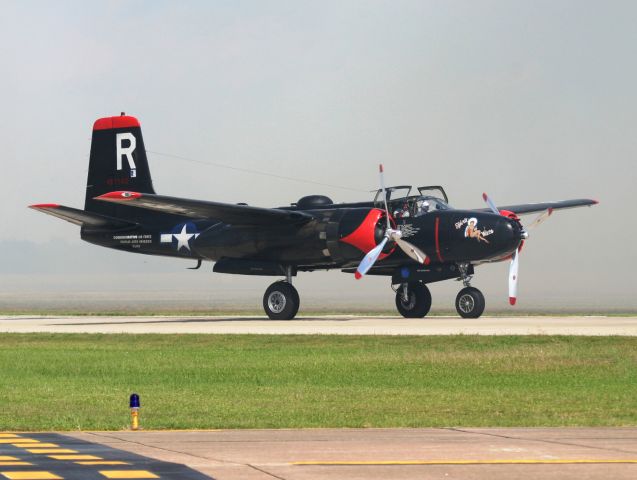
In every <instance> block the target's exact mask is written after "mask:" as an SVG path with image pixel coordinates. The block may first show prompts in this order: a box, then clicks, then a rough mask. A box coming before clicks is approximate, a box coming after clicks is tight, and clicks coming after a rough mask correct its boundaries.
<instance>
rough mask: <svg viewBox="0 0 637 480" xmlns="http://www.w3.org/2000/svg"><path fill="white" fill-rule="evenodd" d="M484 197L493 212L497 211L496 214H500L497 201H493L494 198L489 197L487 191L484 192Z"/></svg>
mask: <svg viewBox="0 0 637 480" xmlns="http://www.w3.org/2000/svg"><path fill="white" fill-rule="evenodd" d="M482 199H483V200H484V201H485V202H487V205H489V208H490V209H491V211H492V212H493V213H495V214H496V215H500V210H498V207H496V206H495V203H493V200H491V199H490V198H489V195H487V194H486V193H483V194H482Z"/></svg>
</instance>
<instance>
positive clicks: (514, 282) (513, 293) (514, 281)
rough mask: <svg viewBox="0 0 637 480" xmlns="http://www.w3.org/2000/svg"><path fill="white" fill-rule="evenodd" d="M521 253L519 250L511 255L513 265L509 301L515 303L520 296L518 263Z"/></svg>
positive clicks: (510, 276)
mask: <svg viewBox="0 0 637 480" xmlns="http://www.w3.org/2000/svg"><path fill="white" fill-rule="evenodd" d="M519 259H520V255H519V254H518V252H517V250H516V251H514V252H513V255H512V256H511V265H510V266H509V303H510V304H511V305H515V302H516V300H517V297H518V265H519Z"/></svg>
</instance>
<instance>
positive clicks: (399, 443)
mask: <svg viewBox="0 0 637 480" xmlns="http://www.w3.org/2000/svg"><path fill="white" fill-rule="evenodd" d="M68 435H71V436H72V437H74V438H76V439H78V440H86V441H90V442H95V443H98V444H102V445H105V446H108V447H111V448H114V449H118V450H125V451H128V452H131V453H134V454H137V455H143V456H144V457H148V458H154V459H156V460H160V461H163V462H171V463H177V464H184V465H186V466H187V467H190V468H192V469H195V470H198V471H200V472H202V473H204V474H206V475H209V476H211V477H213V478H215V479H219V480H224V479H233V480H272V479H285V480H306V479H319V480H320V479H325V480H328V479H329V480H332V479H340V480H353V479H370V480H374V479H387V478H392V479H429V478H448V479H476V480H478V479H480V480H483V479H495V480H498V479H507V480H510V479H516V478H544V479H593V478H612V479H614V480H624V479H625V480H628V479H634V478H637V428H506V429H503V428H498V429H466V428H465V429H455V428H443V429H432V428H427V429H316V430H315V429H309V430H219V431H194V432H92V433H73V434H68Z"/></svg>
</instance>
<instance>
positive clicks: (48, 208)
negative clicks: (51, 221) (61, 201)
mask: <svg viewBox="0 0 637 480" xmlns="http://www.w3.org/2000/svg"><path fill="white" fill-rule="evenodd" d="M29 208H32V209H33V210H37V211H38V212H42V213H46V214H47V215H53V216H54V217H57V218H61V219H62V220H66V221H67V222H71V223H73V224H75V225H79V226H83V225H87V226H91V227H115V228H120V227H131V226H134V225H136V224H135V223H133V222H127V221H125V220H119V219H116V218H111V217H107V216H105V215H100V214H98V213H93V212H87V211H85V210H78V209H77V208H71V207H65V206H64V205H58V204H57V203H40V204H37V205H30V206H29Z"/></svg>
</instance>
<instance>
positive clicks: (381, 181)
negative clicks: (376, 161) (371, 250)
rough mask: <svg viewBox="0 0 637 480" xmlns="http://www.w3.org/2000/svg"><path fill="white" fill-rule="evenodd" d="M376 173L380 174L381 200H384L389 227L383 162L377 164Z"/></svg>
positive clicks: (388, 226) (389, 226) (388, 225)
mask: <svg viewBox="0 0 637 480" xmlns="http://www.w3.org/2000/svg"><path fill="white" fill-rule="evenodd" d="M378 174H379V176H380V189H381V190H382V191H383V202H385V217H386V218H387V228H391V225H390V223H389V208H388V207H387V194H386V193H385V174H384V171H383V164H382V163H381V164H380V165H378Z"/></svg>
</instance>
